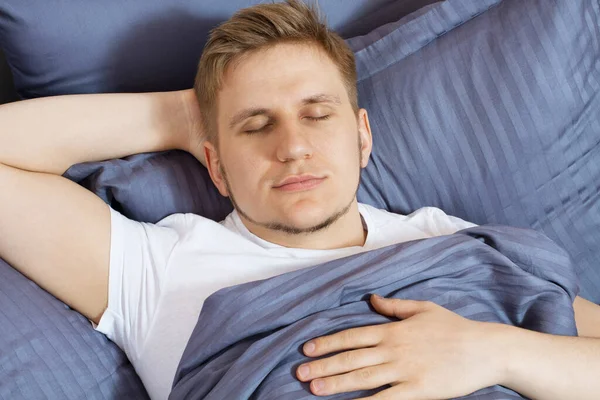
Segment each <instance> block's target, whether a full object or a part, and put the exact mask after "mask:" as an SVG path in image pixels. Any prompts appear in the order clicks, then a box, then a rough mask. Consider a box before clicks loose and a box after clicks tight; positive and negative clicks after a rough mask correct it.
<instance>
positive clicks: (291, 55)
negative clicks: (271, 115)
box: [218, 43, 348, 119]
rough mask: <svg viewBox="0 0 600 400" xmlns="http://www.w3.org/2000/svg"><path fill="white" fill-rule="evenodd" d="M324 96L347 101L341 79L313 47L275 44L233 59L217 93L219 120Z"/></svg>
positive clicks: (318, 50) (333, 65) (322, 54)
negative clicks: (252, 109)
mask: <svg viewBox="0 0 600 400" xmlns="http://www.w3.org/2000/svg"><path fill="white" fill-rule="evenodd" d="M322 93H327V94H330V95H332V96H338V97H339V98H340V99H341V100H342V102H348V97H347V93H346V90H345V86H344V83H343V81H342V77H341V75H340V73H339V70H338V68H337V66H336V65H335V64H334V63H333V61H331V59H330V58H329V57H328V56H327V54H326V53H325V52H324V51H323V50H321V49H319V48H318V47H316V46H312V45H308V44H298V43H286V44H278V45H276V46H273V47H270V48H268V49H264V50H259V51H256V52H252V53H250V54H248V55H244V56H242V57H241V58H240V59H239V60H236V61H235V62H234V63H233V64H232V65H231V66H230V67H229V68H228V69H227V71H226V72H225V74H224V77H223V85H222V88H221V90H220V91H219V94H218V110H219V112H218V114H219V119H221V118H227V117H228V116H231V115H232V114H235V113H236V112H237V111H239V110H241V109H244V108H248V107H254V108H267V109H275V108H278V107H285V106H291V105H293V104H300V102H301V101H302V99H306V98H308V97H311V96H314V95H316V94H322Z"/></svg>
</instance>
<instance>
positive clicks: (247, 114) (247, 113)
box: [229, 93, 342, 129]
mask: <svg viewBox="0 0 600 400" xmlns="http://www.w3.org/2000/svg"><path fill="white" fill-rule="evenodd" d="M320 103H331V104H335V105H338V106H339V105H341V104H342V101H341V100H340V97H339V96H335V95H331V94H323V93H322V94H316V95H314V96H310V97H307V98H304V99H302V101H301V104H302V105H303V106H306V105H309V104H320ZM268 114H269V109H267V108H260V107H253V108H247V109H245V110H242V111H240V112H238V113H237V114H235V115H234V116H233V117H232V118H231V120H230V121H229V128H230V129H233V128H234V127H235V126H236V125H238V124H239V123H241V122H242V121H245V120H246V119H248V118H251V117H255V116H257V115H268Z"/></svg>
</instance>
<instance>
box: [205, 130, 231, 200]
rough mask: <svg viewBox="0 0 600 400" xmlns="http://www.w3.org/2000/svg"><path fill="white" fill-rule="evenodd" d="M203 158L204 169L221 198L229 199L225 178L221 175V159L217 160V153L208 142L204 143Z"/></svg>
mask: <svg viewBox="0 0 600 400" xmlns="http://www.w3.org/2000/svg"><path fill="white" fill-rule="evenodd" d="M204 157H205V158H206V168H207V169H208V173H209V174H210V179H212V181H213V183H214V184H215V186H216V187H217V189H218V190H219V193H221V195H222V196H225V197H229V192H228V190H227V185H226V184H225V178H224V177H223V174H222V173H221V172H222V171H221V159H220V158H219V152H218V151H217V149H215V146H213V144H212V143H210V142H208V141H205V142H204Z"/></svg>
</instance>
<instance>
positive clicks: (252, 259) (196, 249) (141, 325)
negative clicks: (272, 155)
mask: <svg viewBox="0 0 600 400" xmlns="http://www.w3.org/2000/svg"><path fill="white" fill-rule="evenodd" d="M359 212H360V214H361V216H362V218H363V223H364V225H365V228H366V229H367V239H366V242H365V244H364V246H354V247H347V248H342V249H333V250H309V249H295V248H287V247H283V246H279V245H276V244H273V243H270V242H267V241H264V240H262V239H260V238H259V237H257V236H255V235H254V234H252V233H251V232H250V231H248V229H246V227H245V226H244V224H243V223H242V221H241V219H240V217H239V215H238V214H237V212H235V211H234V212H232V213H231V214H230V215H229V216H228V217H227V218H226V219H225V220H224V221H222V222H220V223H217V222H214V221H211V220H209V219H206V218H203V217H200V216H198V215H194V214H174V215H171V216H169V217H167V218H165V219H163V220H162V221H160V222H158V223H157V224H147V223H139V222H135V221H132V220H130V219H127V218H126V217H124V216H123V215H121V214H119V213H118V212H116V211H114V210H111V246H110V277H109V294H108V308H107V309H106V311H105V312H104V314H103V315H102V318H101V320H100V323H99V324H98V326H97V328H96V329H97V330H98V331H100V332H102V333H104V334H105V335H106V336H108V338H109V339H111V340H112V341H113V342H115V343H116V344H117V345H118V346H119V347H121V348H122V349H123V350H124V351H125V353H126V354H127V357H128V358H129V360H130V361H131V363H132V364H133V366H134V367H135V369H136V371H137V373H138V375H139V376H140V378H141V379H142V382H143V383H144V386H145V387H146V389H147V390H148V393H149V394H150V396H151V398H152V399H166V398H167V397H168V395H169V392H170V390H171V385H172V383H173V378H174V376H175V371H176V369H177V366H178V364H179V360H180V358H181V356H182V354H183V351H184V350H185V347H186V344H187V341H188V339H189V337H190V335H191V333H192V330H193V329H194V326H195V325H196V322H197V319H198V315H199V314H200V310H201V308H202V304H203V303H204V300H205V299H206V298H207V297H208V296H209V295H210V294H212V293H214V292H215V291H217V290H219V289H221V288H224V287H227V286H232V285H236V284H240V283H245V282H250V281H254V280H260V279H265V278H269V277H272V276H275V275H279V274H282V273H285V272H289V271H295V270H298V269H300V268H305V267H309V266H313V265H317V264H320V263H323V262H326V261H330V260H334V259H337V258H342V257H345V256H349V255H351V254H356V253H360V252H363V251H367V250H373V249H377V248H380V247H384V246H387V245H391V244H394V243H400V242H405V241H409V240H415V239H422V238H428V237H433V236H440V235H447V234H451V233H454V232H456V231H457V230H460V229H464V228H468V227H471V226H474V225H473V224H471V223H468V222H465V221H463V220H461V219H459V218H455V217H452V216H448V215H446V214H445V213H444V212H443V211H441V210H440V209H437V208H433V207H426V208H422V209H420V210H418V211H416V212H414V213H413V214H411V215H409V216H404V215H398V214H393V213H389V212H387V211H383V210H378V209H376V208H373V207H371V206H368V205H364V204H359Z"/></svg>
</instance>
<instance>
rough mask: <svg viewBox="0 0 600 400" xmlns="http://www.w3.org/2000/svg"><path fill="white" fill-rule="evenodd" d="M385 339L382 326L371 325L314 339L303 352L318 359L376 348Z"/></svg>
mask: <svg viewBox="0 0 600 400" xmlns="http://www.w3.org/2000/svg"><path fill="white" fill-rule="evenodd" d="M383 338H384V331H383V330H382V328H381V326H380V325H369V326H363V327H360V328H352V329H346V330H344V331H341V332H338V333H334V334H333V335H328V336H321V337H319V338H316V339H312V340H310V341H308V342H306V343H305V344H304V347H303V351H304V354H305V355H306V356H308V357H318V356H321V355H324V354H329V353H334V352H338V351H342V350H352V349H359V348H361V347H371V346H376V345H378V344H379V343H381V341H382V340H383Z"/></svg>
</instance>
